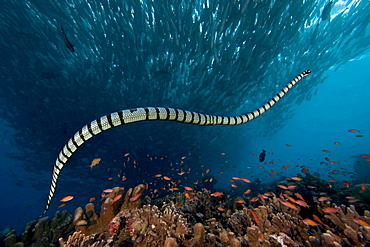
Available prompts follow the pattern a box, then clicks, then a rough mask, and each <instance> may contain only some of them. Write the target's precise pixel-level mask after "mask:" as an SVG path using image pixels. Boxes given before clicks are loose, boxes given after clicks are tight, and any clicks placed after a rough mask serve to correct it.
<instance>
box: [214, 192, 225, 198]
mask: <svg viewBox="0 0 370 247" xmlns="http://www.w3.org/2000/svg"><path fill="white" fill-rule="evenodd" d="M223 194H224V193H223V192H218V191H217V192H214V193H212V194H211V196H215V197H217V196H222V195H223Z"/></svg>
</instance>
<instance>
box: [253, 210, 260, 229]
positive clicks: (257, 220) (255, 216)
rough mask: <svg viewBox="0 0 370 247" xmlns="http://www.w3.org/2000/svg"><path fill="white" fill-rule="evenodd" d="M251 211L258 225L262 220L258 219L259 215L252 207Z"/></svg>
mask: <svg viewBox="0 0 370 247" xmlns="http://www.w3.org/2000/svg"><path fill="white" fill-rule="evenodd" d="M250 211H251V213H252V215H253V218H254V221H255V222H256V223H257V225H258V226H259V225H261V221H260V220H259V219H258V216H257V214H256V212H254V210H252V209H251V210H250Z"/></svg>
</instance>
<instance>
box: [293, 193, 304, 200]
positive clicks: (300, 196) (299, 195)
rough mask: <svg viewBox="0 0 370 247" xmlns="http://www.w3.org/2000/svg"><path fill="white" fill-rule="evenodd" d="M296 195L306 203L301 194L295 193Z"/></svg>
mask: <svg viewBox="0 0 370 247" xmlns="http://www.w3.org/2000/svg"><path fill="white" fill-rule="evenodd" d="M294 195H295V196H296V197H298V198H299V199H301V200H302V201H304V199H303V196H302V195H301V194H299V193H298V192H296V193H294Z"/></svg>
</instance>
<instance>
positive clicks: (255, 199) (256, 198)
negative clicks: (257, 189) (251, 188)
mask: <svg viewBox="0 0 370 247" xmlns="http://www.w3.org/2000/svg"><path fill="white" fill-rule="evenodd" d="M258 199H259V198H258V197H253V198H252V199H250V200H249V201H250V202H256V201H258Z"/></svg>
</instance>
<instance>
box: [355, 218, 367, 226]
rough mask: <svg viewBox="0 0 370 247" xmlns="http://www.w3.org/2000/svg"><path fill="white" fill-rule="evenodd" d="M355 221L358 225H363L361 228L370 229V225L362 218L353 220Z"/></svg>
mask: <svg viewBox="0 0 370 247" xmlns="http://www.w3.org/2000/svg"><path fill="white" fill-rule="evenodd" d="M353 221H354V222H356V223H357V224H359V225H361V226H366V227H370V223H368V222H366V221H364V220H363V219H361V218H353Z"/></svg>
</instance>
